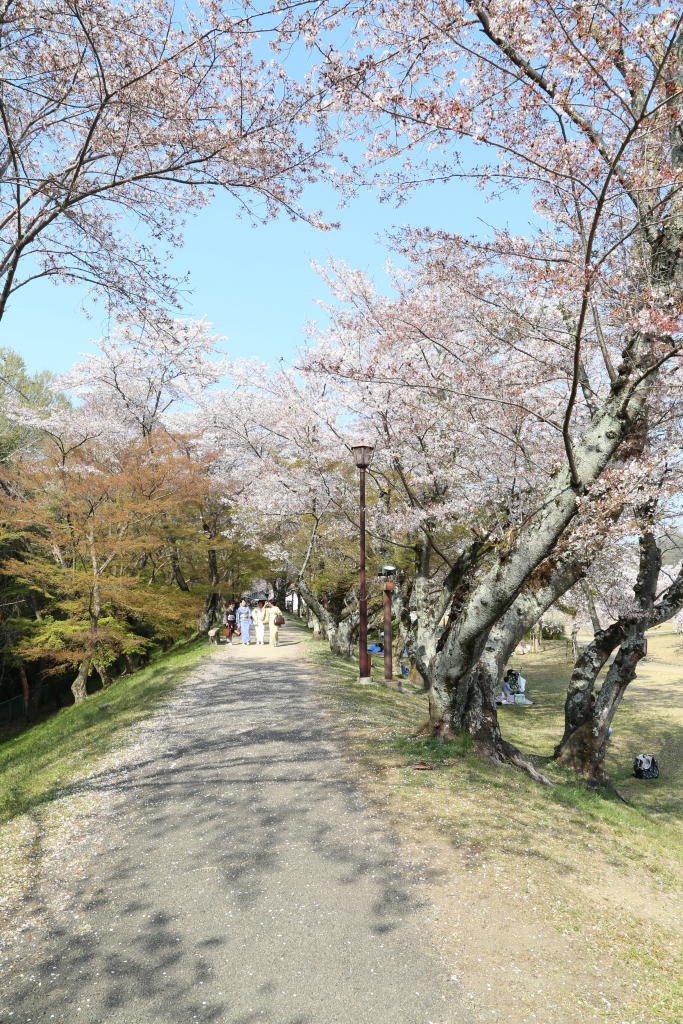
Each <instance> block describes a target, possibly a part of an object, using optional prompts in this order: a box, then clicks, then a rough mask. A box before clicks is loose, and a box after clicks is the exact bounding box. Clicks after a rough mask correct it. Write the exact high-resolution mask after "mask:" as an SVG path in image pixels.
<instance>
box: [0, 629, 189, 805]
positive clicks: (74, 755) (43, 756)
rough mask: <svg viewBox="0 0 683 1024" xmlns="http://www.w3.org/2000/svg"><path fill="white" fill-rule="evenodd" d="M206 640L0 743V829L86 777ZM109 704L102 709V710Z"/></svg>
mask: <svg viewBox="0 0 683 1024" xmlns="http://www.w3.org/2000/svg"><path fill="white" fill-rule="evenodd" d="M205 653H208V648H207V644H206V640H203V641H194V642H190V643H186V644H179V645H178V646H176V647H175V648H173V649H172V650H171V651H169V652H168V653H167V654H166V655H162V656H160V657H159V658H158V659H157V660H156V661H154V662H152V664H151V665H148V666H147V667H146V668H143V669H140V671H139V672H136V673H135V674H133V675H130V676H124V677H122V678H121V679H120V680H118V681H117V682H116V683H115V684H114V685H113V686H111V687H109V689H107V690H98V691H97V692H96V693H94V694H93V695H92V696H91V697H89V698H88V700H87V701H85V702H84V703H83V704H80V705H77V706H76V705H71V706H70V707H66V708H62V709H61V711H58V712H57V713H56V714H54V715H51V716H50V717H49V718H46V719H44V720H43V721H42V722H38V723H36V724H35V725H33V726H27V725H25V726H24V728H23V729H22V730H21V731H17V732H16V733H15V735H14V736H12V737H11V738H10V739H8V740H7V741H5V742H4V743H0V824H4V823H6V822H8V821H10V820H11V819H12V818H13V817H14V816H15V815H17V814H22V813H25V812H27V811H30V810H31V809H32V808H33V807H35V806H36V805H38V804H41V803H44V802H45V801H49V800H51V799H53V798H54V796H55V795H56V794H57V793H58V792H60V793H61V792H63V790H64V789H65V787H67V786H68V785H70V784H72V783H74V782H77V781H78V780H80V779H82V778H84V777H85V776H86V775H88V774H89V773H90V772H91V771H92V770H93V768H95V767H96V766H97V762H98V760H99V759H100V758H102V757H103V756H104V755H105V754H107V753H108V752H109V751H110V750H112V749H113V748H114V747H116V746H117V745H120V744H121V743H122V742H124V740H125V736H126V732H127V730H129V729H130V727H131V726H132V725H134V724H135V723H136V722H138V721H140V720H141V719H142V718H145V717H147V716H148V715H149V714H150V713H151V712H152V711H153V710H154V709H155V708H156V707H157V706H158V705H159V704H160V703H161V701H162V700H163V699H164V698H165V697H167V696H168V695H169V694H170V693H171V691H172V690H173V688H174V686H175V685H176V683H177V682H178V681H179V680H180V679H181V678H182V676H183V675H184V674H185V673H186V671H187V669H188V667H189V666H190V665H191V664H193V663H194V662H195V661H196V660H197V658H198V657H202V656H203V655H204V654H205ZM105 704H107V705H110V706H109V707H108V708H106V709H103V705H105Z"/></svg>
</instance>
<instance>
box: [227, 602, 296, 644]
mask: <svg viewBox="0 0 683 1024" xmlns="http://www.w3.org/2000/svg"><path fill="white" fill-rule="evenodd" d="M283 622H284V618H283V615H282V612H281V611H280V609H279V608H278V606H277V605H276V604H275V602H274V601H259V602H258V603H257V604H256V606H255V607H254V608H250V607H249V605H248V604H247V602H246V601H245V599H244V598H242V600H241V601H240V603H239V605H238V604H237V602H236V601H231V602H230V604H229V605H228V607H227V608H226V609H225V611H224V612H223V626H224V629H223V633H224V635H225V637H226V638H227V641H228V643H229V644H232V642H233V636H235V634H237V635H238V636H239V637H240V639H241V641H242V643H243V644H249V643H251V635H250V634H251V627H252V625H253V627H254V632H255V634H256V643H257V644H263V643H264V640H265V632H266V626H268V629H269V643H270V646H271V647H277V646H278V644H279V637H280V626H281V625H282V624H283Z"/></svg>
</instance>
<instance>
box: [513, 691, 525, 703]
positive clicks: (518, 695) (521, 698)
mask: <svg viewBox="0 0 683 1024" xmlns="http://www.w3.org/2000/svg"><path fill="white" fill-rule="evenodd" d="M515 704H524V694H523V693H516V694H515Z"/></svg>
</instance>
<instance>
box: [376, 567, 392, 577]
mask: <svg viewBox="0 0 683 1024" xmlns="http://www.w3.org/2000/svg"><path fill="white" fill-rule="evenodd" d="M395 572H396V566H395V565H381V566H380V567H379V569H378V570H377V575H378V576H393V575H394V573H395Z"/></svg>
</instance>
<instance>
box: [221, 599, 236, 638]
mask: <svg viewBox="0 0 683 1024" xmlns="http://www.w3.org/2000/svg"><path fill="white" fill-rule="evenodd" d="M223 625H224V626H225V628H226V629H227V631H228V632H227V634H226V636H227V640H228V643H229V644H232V635H233V633H234V632H235V626H236V625H237V608H236V606H235V602H234V601H231V602H230V604H229V605H228V607H227V608H226V609H225V611H224V612H223Z"/></svg>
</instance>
